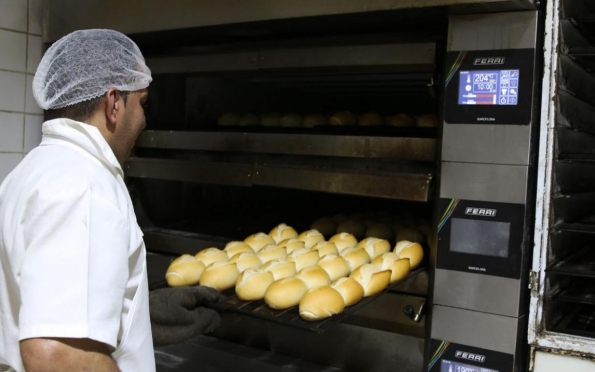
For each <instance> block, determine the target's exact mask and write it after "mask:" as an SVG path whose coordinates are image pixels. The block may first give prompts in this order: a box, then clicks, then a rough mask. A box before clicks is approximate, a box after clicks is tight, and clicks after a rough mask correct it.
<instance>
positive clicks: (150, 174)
mask: <svg viewBox="0 0 595 372" xmlns="http://www.w3.org/2000/svg"><path fill="white" fill-rule="evenodd" d="M125 170H126V175H127V176H128V177H138V178H153V179H162V180H173V181H184V182H196V183H204V184H219V185H232V186H243V187H251V186H269V187H279V188H287V189H295V190H308V191H318V192H326V193H334V194H343V195H356V196H365V197H376V198H385V199H395V200H409V201H419V202H427V201H429V200H430V199H431V195H432V192H431V187H430V186H431V182H432V179H433V172H432V165H412V164H409V165H406V166H402V165H394V167H392V169H374V170H370V169H365V167H363V168H362V167H361V166H357V165H354V166H351V167H350V166H349V165H348V164H345V165H344V166H343V167H333V166H327V165H326V164H325V163H324V162H323V163H320V164H319V165H317V166H304V165H291V164H290V165H288V164H280V163H270V164H267V163H265V164H260V163H243V164H242V163H234V162H216V161H208V160H204V159H203V160H198V159H194V160H189V159H185V160H180V159H156V158H139V157H136V158H131V159H129V160H128V162H127V163H126V165H125Z"/></svg>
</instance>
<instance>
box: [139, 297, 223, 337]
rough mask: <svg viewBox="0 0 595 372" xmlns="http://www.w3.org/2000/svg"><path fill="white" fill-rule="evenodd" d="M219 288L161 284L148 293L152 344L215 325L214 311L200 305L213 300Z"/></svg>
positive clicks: (216, 324)
mask: <svg viewBox="0 0 595 372" xmlns="http://www.w3.org/2000/svg"><path fill="white" fill-rule="evenodd" d="M218 299H219V292H217V291H216V290H215V289H213V288H209V287H203V286H192V287H174V288H163V289H157V290H154V291H151V292H150V293H149V312H150V315H151V329H152V334H153V345H154V346H163V345H169V344H176V343H179V342H182V341H185V340H188V339H190V338H193V337H196V336H198V335H201V334H204V333H208V332H211V331H212V330H213V329H215V328H217V326H218V325H219V322H220V321H221V318H220V317H219V314H218V313H217V311H215V310H213V309H209V308H207V307H204V305H207V304H209V303H213V302H217V300H218Z"/></svg>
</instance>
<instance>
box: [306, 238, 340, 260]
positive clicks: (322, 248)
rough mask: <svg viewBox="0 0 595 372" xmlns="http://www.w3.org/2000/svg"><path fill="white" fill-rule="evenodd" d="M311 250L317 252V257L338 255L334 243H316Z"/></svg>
mask: <svg viewBox="0 0 595 372" xmlns="http://www.w3.org/2000/svg"><path fill="white" fill-rule="evenodd" d="M312 249H313V250H316V251H318V255H319V256H320V257H324V256H326V255H327V254H334V255H338V254H339V250H338V249H337V246H336V245H335V243H331V242H325V241H322V242H318V243H316V244H315V245H314V246H313V247H312Z"/></svg>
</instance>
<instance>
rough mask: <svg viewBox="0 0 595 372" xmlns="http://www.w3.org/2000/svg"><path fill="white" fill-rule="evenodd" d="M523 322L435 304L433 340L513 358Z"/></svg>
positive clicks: (520, 319)
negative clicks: (503, 354) (511, 355)
mask: <svg viewBox="0 0 595 372" xmlns="http://www.w3.org/2000/svg"><path fill="white" fill-rule="evenodd" d="M522 319H524V318H511V317H507V316H501V315H494V314H487V313H480V312H477V311H471V310H463V309H458V308H453V307H448V306H440V305H435V306H434V307H433V308H432V338H433V339H436V340H445V341H450V342H454V343H457V344H462V345H470V346H473V347H477V348H481V349H488V350H493V351H498V352H501V353H507V354H513V355H514V354H515V353H516V352H517V351H518V346H519V345H518V343H519V340H518V335H519V327H521V325H520V324H522V323H521V321H522Z"/></svg>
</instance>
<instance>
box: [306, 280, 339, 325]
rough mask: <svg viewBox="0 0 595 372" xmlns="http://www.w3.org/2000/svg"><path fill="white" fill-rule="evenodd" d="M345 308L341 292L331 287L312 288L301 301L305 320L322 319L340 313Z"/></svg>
mask: <svg viewBox="0 0 595 372" xmlns="http://www.w3.org/2000/svg"><path fill="white" fill-rule="evenodd" d="M344 308H345V301H344V300H343V297H342V296H341V294H340V293H339V292H338V291H337V290H335V289H333V288H331V287H329V286H323V287H317V288H312V289H310V290H309V291H308V292H306V294H305V295H304V297H303V298H302V300H301V301H300V316H301V317H302V319H304V320H310V321H314V320H321V319H325V318H328V317H331V316H333V315H335V314H339V313H340V312H341V311H343V309H344Z"/></svg>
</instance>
